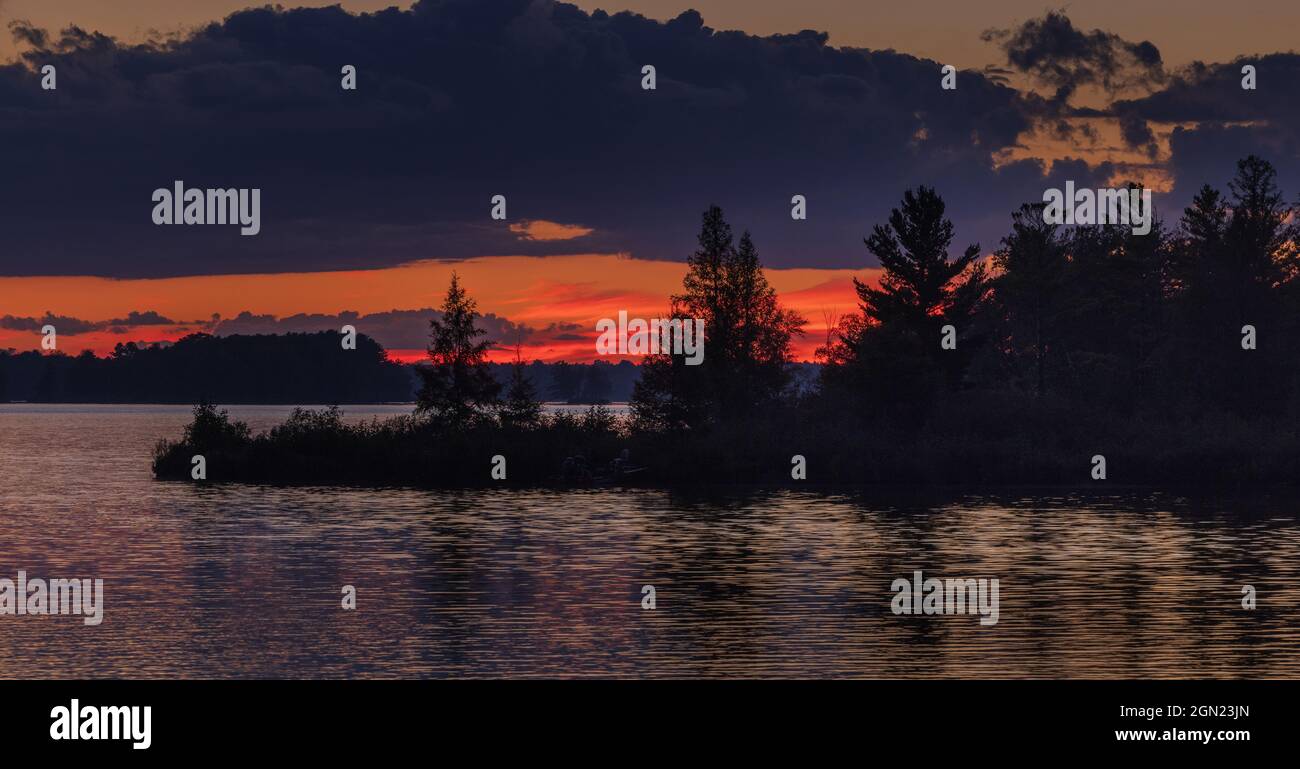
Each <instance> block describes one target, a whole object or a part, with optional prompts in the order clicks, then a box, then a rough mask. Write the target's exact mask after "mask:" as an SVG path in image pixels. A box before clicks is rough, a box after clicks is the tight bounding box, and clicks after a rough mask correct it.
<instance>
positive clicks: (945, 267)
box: [823, 186, 989, 406]
mask: <svg viewBox="0 0 1300 769" xmlns="http://www.w3.org/2000/svg"><path fill="white" fill-rule="evenodd" d="M944 210H945V206H944V202H943V198H941V197H939V195H938V193H936V192H935V191H934V189H933V188H930V187H924V186H922V187H920V188H918V189H917V190H916V191H912V190H907V191H906V192H905V193H904V194H903V204H902V207H901V208H895V209H893V210H892V211H891V212H890V216H889V222H888V224H886V225H876V226H875V228H874V229H873V230H872V233H871V235H870V236H869V237H868V238H866V240H865V242H866V245H867V249H868V250H869V251H871V253H872V254H874V255H875V256H876V258H877V259H878V260H879V261H880V266H881V267H882V268H883V269H884V272H883V274H882V276H881V279H880V285H879V287H878V288H877V287H873V286H871V285H869V284H867V283H863V282H862V281H860V280H858V279H857V278H854V280H853V283H854V287H855V288H856V289H857V293H858V299H859V301H860V309H861V313H860V314H859V315H856V316H850V317H848V318H846V319H845V320H844V321H843V322H842V324H841V330H840V334H839V337H840V338H839V341H838V342H837V343H836V344H835V345H834V346H833V347H832V349H831V351H830V355H829V356H828V358H829V360H830V362H831V364H832V366H831V367H830V368H829V369H828V371H827V374H828V376H825V377H823V384H824V385H825V386H827V387H828V389H830V390H831V391H841V392H843V391H846V390H847V391H848V392H851V393H854V394H855V395H857V396H858V397H867V398H872V399H877V398H882V397H883V398H884V399H885V400H886V401H889V402H893V403H898V402H911V403H913V404H915V405H917V406H922V405H923V404H924V403H925V402H926V401H928V399H929V397H930V395H931V394H932V393H933V391H934V390H935V389H936V388H938V387H940V386H942V385H943V384H944V382H945V381H946V382H947V383H948V384H949V385H955V384H956V383H957V381H958V380H959V378H960V376H961V373H962V371H963V370H964V367H965V363H966V362H967V361H968V359H969V352H970V348H971V347H972V346H973V345H972V344H971V341H970V340H966V342H965V343H964V346H963V345H962V344H959V345H958V347H957V350H943V349H942V348H941V346H940V337H941V329H942V327H943V326H944V325H947V324H951V325H952V326H954V327H955V329H956V331H957V333H958V335H959V336H960V335H961V333H962V331H963V330H964V329H966V328H967V327H968V326H969V325H970V323H971V321H972V320H973V318H974V315H975V312H976V310H977V308H978V307H979V306H980V304H981V303H982V302H983V301H984V299H985V298H986V296H987V294H988V290H989V281H988V276H987V272H986V269H985V267H984V265H983V264H982V263H980V262H977V261H976V257H977V256H978V255H979V245H978V244H971V245H969V246H967V247H966V250H965V251H964V252H963V253H962V255H961V256H959V257H957V258H955V259H949V257H948V248H949V246H950V245H951V244H952V240H953V225H952V222H951V221H950V220H948V219H947V218H946V217H945V216H944Z"/></svg>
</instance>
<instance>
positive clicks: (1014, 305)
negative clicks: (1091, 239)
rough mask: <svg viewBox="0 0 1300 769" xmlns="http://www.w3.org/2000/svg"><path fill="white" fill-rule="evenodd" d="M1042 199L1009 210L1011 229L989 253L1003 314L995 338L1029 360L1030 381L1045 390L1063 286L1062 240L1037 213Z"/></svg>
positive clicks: (1039, 390)
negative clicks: (1000, 330)
mask: <svg viewBox="0 0 1300 769" xmlns="http://www.w3.org/2000/svg"><path fill="white" fill-rule="evenodd" d="M1043 208H1044V207H1043V204H1041V203H1040V204H1026V205H1024V206H1021V207H1020V210H1018V211H1016V212H1015V213H1013V214H1012V215H1011V234H1009V235H1007V236H1006V237H1005V238H1003V239H1002V247H1001V248H999V249H998V250H997V252H995V253H994V255H993V263H994V265H995V266H996V267H997V268H998V270H999V273H1000V274H999V275H998V277H997V278H996V279H995V280H994V281H993V286H994V288H993V295H994V297H995V301H996V304H997V305H998V308H999V312H1000V314H1001V316H1002V320H1003V324H1004V325H1003V331H1004V333H1003V334H1002V338H1001V340H1000V341H1001V344H1002V346H1003V348H1004V349H1006V350H1007V351H1008V352H1009V353H1010V354H1011V356H1012V357H1013V358H1025V357H1027V358H1028V359H1029V361H1030V364H1031V366H1032V370H1033V383H1034V385H1033V387H1034V390H1035V392H1037V393H1038V394H1039V395H1042V394H1043V393H1044V392H1046V390H1047V357H1048V354H1049V352H1053V348H1054V346H1055V345H1056V344H1057V341H1058V335H1059V333H1060V329H1059V325H1060V321H1061V315H1062V307H1061V304H1062V301H1063V299H1064V298H1065V296H1066V294H1067V292H1068V286H1067V283H1066V277H1067V270H1068V268H1069V258H1068V253H1067V251H1068V248H1067V244H1066V243H1065V242H1064V241H1063V240H1062V239H1061V236H1060V233H1059V227H1058V226H1057V225H1054V224H1049V223H1048V222H1047V221H1045V220H1044V218H1043Z"/></svg>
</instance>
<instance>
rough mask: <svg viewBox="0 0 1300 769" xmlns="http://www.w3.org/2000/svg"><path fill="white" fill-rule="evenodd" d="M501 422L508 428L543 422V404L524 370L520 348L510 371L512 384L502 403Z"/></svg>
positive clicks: (534, 425)
mask: <svg viewBox="0 0 1300 769" xmlns="http://www.w3.org/2000/svg"><path fill="white" fill-rule="evenodd" d="M500 417H501V424H502V426H504V427H507V428H525V429H526V428H530V427H536V426H537V425H539V424H541V422H542V404H541V402H540V401H538V400H537V388H536V387H535V386H534V385H533V382H532V380H531V379H529V377H528V373H527V372H526V371H525V370H524V362H523V358H522V357H521V355H520V353H519V350H518V348H516V349H515V362H514V366H512V367H511V371H510V384H509V386H508V387H507V388H506V397H505V400H504V401H503V402H502V404H501V411H500Z"/></svg>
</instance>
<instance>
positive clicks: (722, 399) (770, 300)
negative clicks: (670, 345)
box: [632, 206, 805, 428]
mask: <svg viewBox="0 0 1300 769" xmlns="http://www.w3.org/2000/svg"><path fill="white" fill-rule="evenodd" d="M698 240H699V247H698V248H697V249H696V251H695V252H694V253H693V254H692V255H691V256H690V257H689V259H688V260H687V264H688V270H687V273H686V277H685V278H684V279H683V281H682V287H683V289H684V291H683V292H682V293H681V294H678V295H675V296H674V297H673V298H672V312H671V315H672V317H675V318H680V319H682V320H683V321H687V322H689V321H690V320H693V319H699V320H702V321H704V362H703V364H702V365H699V366H687V365H685V361H684V360H683V357H684V356H682V355H673V354H669V353H664V354H660V355H654V356H650V357H648V358H647V359H646V360H645V362H644V363H643V364H642V376H641V380H640V381H639V382H638V384H637V386H636V388H635V390H634V392H633V400H632V409H633V414H634V416H635V417H636V418H637V419H638V421H639V422H641V423H642V424H644V425H647V426H653V427H660V428H662V427H697V426H700V425H702V424H704V423H706V422H709V421H717V420H731V419H736V418H743V417H745V416H747V415H750V414H753V413H754V412H755V411H756V410H757V409H759V408H761V407H763V406H765V405H768V404H770V403H772V402H773V401H775V400H777V399H778V398H780V397H781V395H782V394H783V392H784V391H785V389H786V387H787V386H788V384H789V382H790V373H789V367H788V364H789V363H790V362H791V360H792V358H793V353H792V341H793V337H794V336H795V335H796V334H802V333H803V325H804V323H805V321H804V319H803V318H802V317H800V316H799V315H798V313H795V312H794V311H792V310H787V309H785V308H783V307H781V305H780V303H779V302H778V300H777V296H776V291H775V290H774V289H773V288H772V287H771V285H770V284H769V283H768V282H767V277H766V276H765V275H764V274H763V265H762V263H761V262H760V261H759V258H758V250H757V249H756V248H755V247H754V242H753V240H752V239H751V238H750V236H749V233H748V232H746V233H744V234H743V235H742V236H741V238H740V242H739V244H736V243H735V241H734V238H733V235H732V230H731V225H729V224H728V223H727V221H726V219H725V218H724V217H723V214H722V209H720V208H719V207H717V206H711V207H710V208H709V209H708V210H707V211H705V212H704V216H703V220H702V223H701V228H700V234H699V238H698Z"/></svg>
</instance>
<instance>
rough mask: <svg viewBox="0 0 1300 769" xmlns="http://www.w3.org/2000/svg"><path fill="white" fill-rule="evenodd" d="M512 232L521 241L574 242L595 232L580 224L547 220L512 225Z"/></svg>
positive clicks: (533, 220) (525, 221)
mask: <svg viewBox="0 0 1300 769" xmlns="http://www.w3.org/2000/svg"><path fill="white" fill-rule="evenodd" d="M510 231H511V232H513V233H515V234H517V235H519V238H520V239H521V240H573V239H574V238H581V237H584V236H587V235H590V234H591V233H593V232H595V230H593V229H592V228H590V227H583V226H582V225H580V224H560V223H559V222H548V221H546V220H545V219H532V220H527V219H526V220H524V221H522V222H515V223H514V224H512V225H510Z"/></svg>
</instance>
